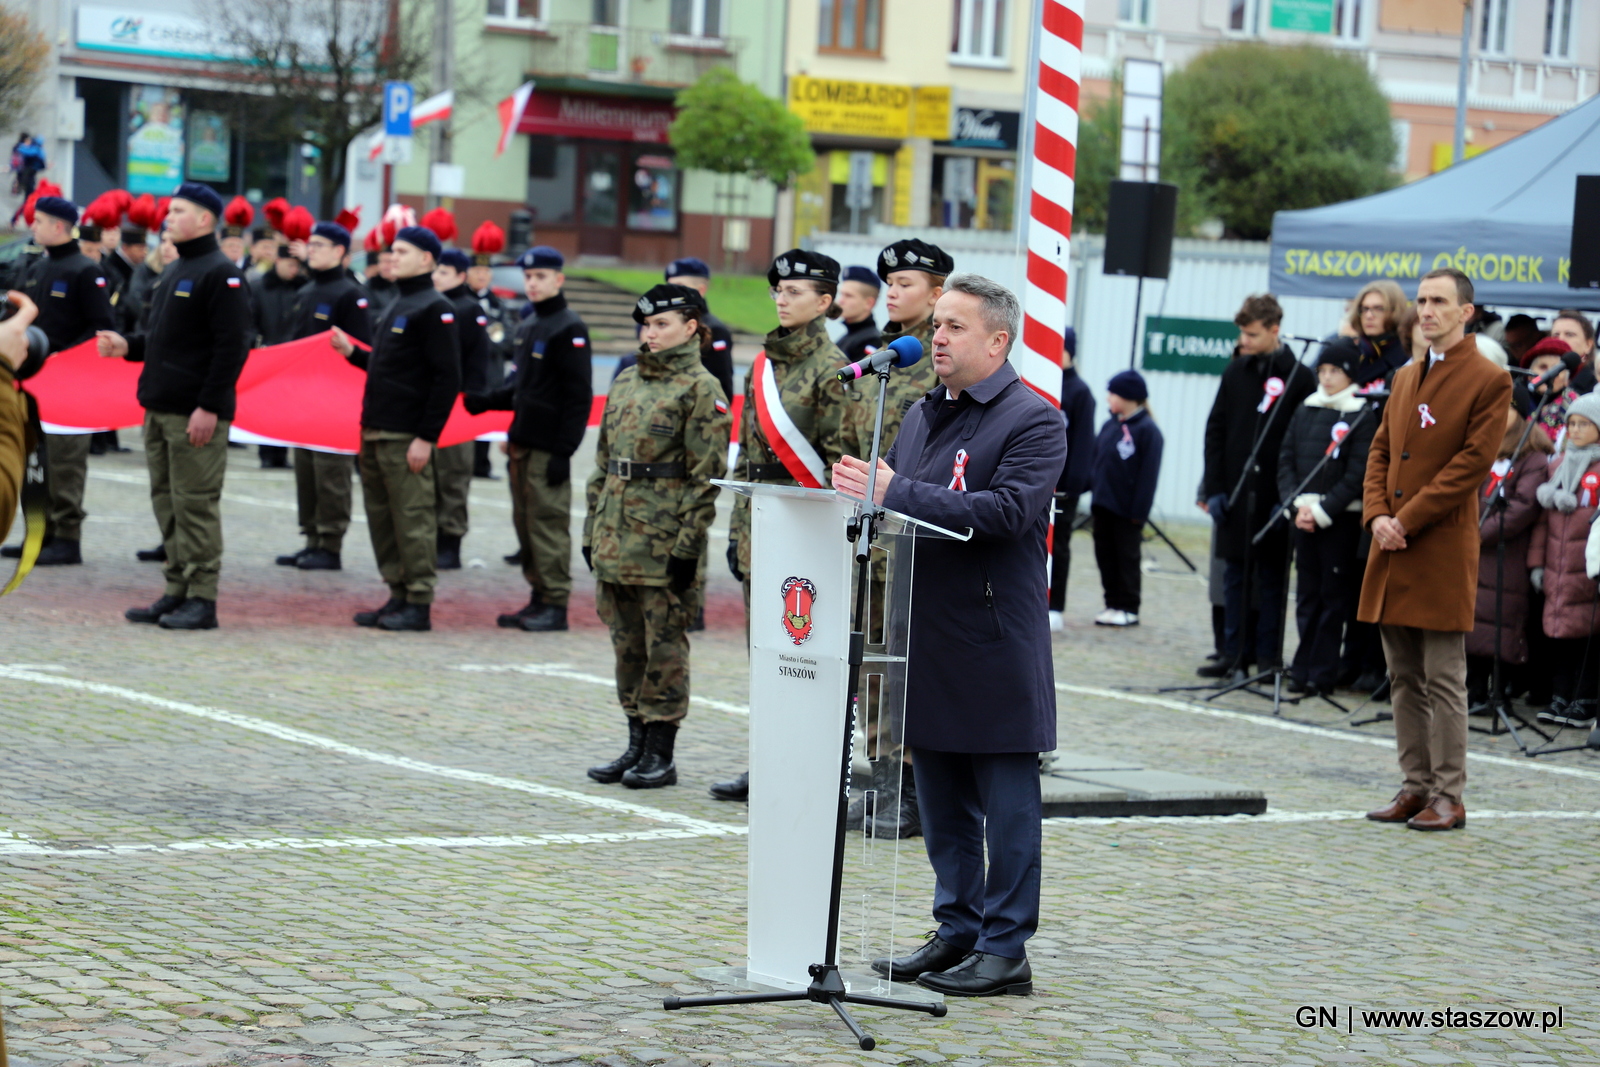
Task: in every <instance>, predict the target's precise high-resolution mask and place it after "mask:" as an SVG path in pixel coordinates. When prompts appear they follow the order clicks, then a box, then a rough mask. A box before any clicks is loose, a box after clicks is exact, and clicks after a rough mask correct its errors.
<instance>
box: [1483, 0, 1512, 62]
mask: <svg viewBox="0 0 1600 1067" xmlns="http://www.w3.org/2000/svg"><path fill="white" fill-rule="evenodd" d="M1510 40H1511V0H1478V51H1479V52H1481V53H1483V54H1484V55H1489V56H1503V55H1505V54H1506V46H1507V44H1508V43H1509V42H1510Z"/></svg>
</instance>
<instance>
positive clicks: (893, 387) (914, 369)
mask: <svg viewBox="0 0 1600 1067" xmlns="http://www.w3.org/2000/svg"><path fill="white" fill-rule="evenodd" d="M954 269H955V262H954V261H953V260H952V259H951V258H950V256H949V254H948V253H946V252H945V250H944V249H942V248H940V247H939V246H938V245H931V244H927V243H926V242H923V241H918V240H907V241H896V242H895V243H894V244H892V245H890V246H889V247H887V248H885V249H884V250H883V251H882V252H879V253H878V277H879V278H882V279H883V281H884V284H885V285H886V286H887V287H888V290H889V292H888V303H889V323H888V325H887V326H885V327H884V329H883V339H882V340H881V341H880V342H879V343H880V344H885V345H886V344H888V343H889V342H890V341H893V340H894V339H895V338H897V337H915V338H916V339H917V340H918V341H921V342H922V351H923V353H924V355H923V358H922V359H921V360H920V361H919V362H917V363H914V364H912V365H911V366H909V367H906V368H904V369H903V370H896V371H895V372H894V373H893V374H891V375H890V376H889V393H888V396H887V397H885V399H884V404H883V439H882V441H881V442H880V443H879V445H878V452H879V455H883V456H887V455H888V454H889V449H890V448H892V447H893V446H894V441H895V438H896V437H897V436H899V434H900V423H901V422H902V421H903V420H904V419H905V416H906V412H908V411H910V410H911V407H912V405H914V404H916V403H917V402H918V401H920V400H921V399H922V398H923V397H924V396H926V395H927V394H928V392H929V391H930V390H932V389H933V387H934V386H936V385H938V384H939V376H938V375H937V374H935V373H934V370H933V305H934V304H935V303H936V302H937V301H938V299H939V297H940V296H941V295H943V293H944V280H945V277H946V276H947V275H948V274H950V272H951V271H953V270H954ZM878 389H879V385H878V379H877V378H875V377H873V378H864V379H862V380H861V381H860V382H859V383H858V384H857V385H856V387H855V389H854V390H853V391H852V392H853V394H854V395H853V397H852V400H853V401H854V402H853V403H852V404H851V405H850V414H849V417H848V418H847V420H846V426H845V438H846V448H847V451H849V452H850V454H851V455H853V456H856V457H858V458H861V459H867V458H869V457H870V453H871V452H872V431H873V424H874V422H875V421H876V420H877V414H878ZM887 578H888V573H887V570H886V569H885V568H884V567H883V566H882V564H881V563H880V564H879V565H877V566H875V567H874V568H873V570H872V575H871V582H870V585H869V587H868V593H869V595H870V597H871V609H870V612H869V619H870V620H872V621H871V622H870V623H869V626H871V627H872V628H874V629H879V630H880V632H879V633H873V634H870V635H869V636H868V639H869V640H870V641H872V642H874V643H877V642H879V641H881V640H882V636H881V623H882V620H883V616H884V595H885V586H886V585H887ZM889 733H890V730H889V728H888V723H887V722H886V721H885V720H884V719H883V718H881V717H880V718H876V719H873V720H872V722H870V723H869V724H867V735H868V736H867V739H866V741H867V751H868V753H869V755H871V756H873V757H874V758H873V759H872V789H874V790H875V791H876V796H877V803H876V812H877V814H876V816H875V818H874V819H873V823H872V826H871V828H870V830H871V833H872V836H873V837H875V838H895V837H914V836H916V835H917V834H920V833H921V832H922V820H921V818H920V816H919V813H918V809H917V793H916V784H915V783H916V780H915V778H914V777H913V776H912V775H911V773H910V772H909V770H905V769H904V768H902V767H901V766H899V764H900V762H901V760H902V759H904V761H905V764H906V765H907V766H909V765H910V763H911V758H910V754H909V753H906V752H904V750H903V747H902V746H901V745H899V744H897V743H895V741H894V740H893V738H891V737H890V736H889ZM896 782H899V783H900V791H899V793H898V794H896V792H895V783H896ZM865 812H866V798H865V795H861V796H857V797H856V798H855V799H854V800H853V801H851V803H850V810H849V811H848V812H847V813H846V815H845V827H846V829H850V830H861V829H863V828H865Z"/></svg>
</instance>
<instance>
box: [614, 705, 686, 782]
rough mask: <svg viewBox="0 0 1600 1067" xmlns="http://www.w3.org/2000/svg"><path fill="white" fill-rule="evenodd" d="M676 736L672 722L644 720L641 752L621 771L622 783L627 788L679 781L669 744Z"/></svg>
mask: <svg viewBox="0 0 1600 1067" xmlns="http://www.w3.org/2000/svg"><path fill="white" fill-rule="evenodd" d="M677 740H678V724H677V723H675V722H652V723H646V724H645V728H644V755H642V756H640V757H639V762H638V763H635V764H634V765H633V766H632V767H629V768H628V769H627V770H625V771H623V772H622V784H623V785H625V786H627V787H628V788H629V789H660V788H661V787H662V786H664V785H677V784H678V767H677V765H676V764H674V763H673V762H672V746H673V745H674V744H675V743H676V742H677Z"/></svg>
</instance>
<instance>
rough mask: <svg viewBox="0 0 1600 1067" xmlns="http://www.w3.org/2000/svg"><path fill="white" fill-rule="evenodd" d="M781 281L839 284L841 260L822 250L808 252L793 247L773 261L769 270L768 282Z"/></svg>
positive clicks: (769, 283) (771, 283)
mask: <svg viewBox="0 0 1600 1067" xmlns="http://www.w3.org/2000/svg"><path fill="white" fill-rule="evenodd" d="M779 282H831V283H832V284H834V285H838V284H839V261H838V260H837V259H832V258H830V257H828V256H825V255H823V254H822V253H820V252H807V251H806V250H805V249H803V248H791V249H789V251H787V252H785V253H784V254H783V255H781V256H779V257H778V258H777V259H775V260H773V261H772V269H771V270H769V271H767V284H768V285H777V284H778V283H779Z"/></svg>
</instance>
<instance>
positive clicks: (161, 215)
mask: <svg viewBox="0 0 1600 1067" xmlns="http://www.w3.org/2000/svg"><path fill="white" fill-rule="evenodd" d="M171 206H172V197H170V196H163V197H162V198H161V199H160V200H157V201H156V214H155V220H156V225H157V226H158V227H159V226H161V225H162V224H163V223H165V222H166V221H167V208H169V207H171Z"/></svg>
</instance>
